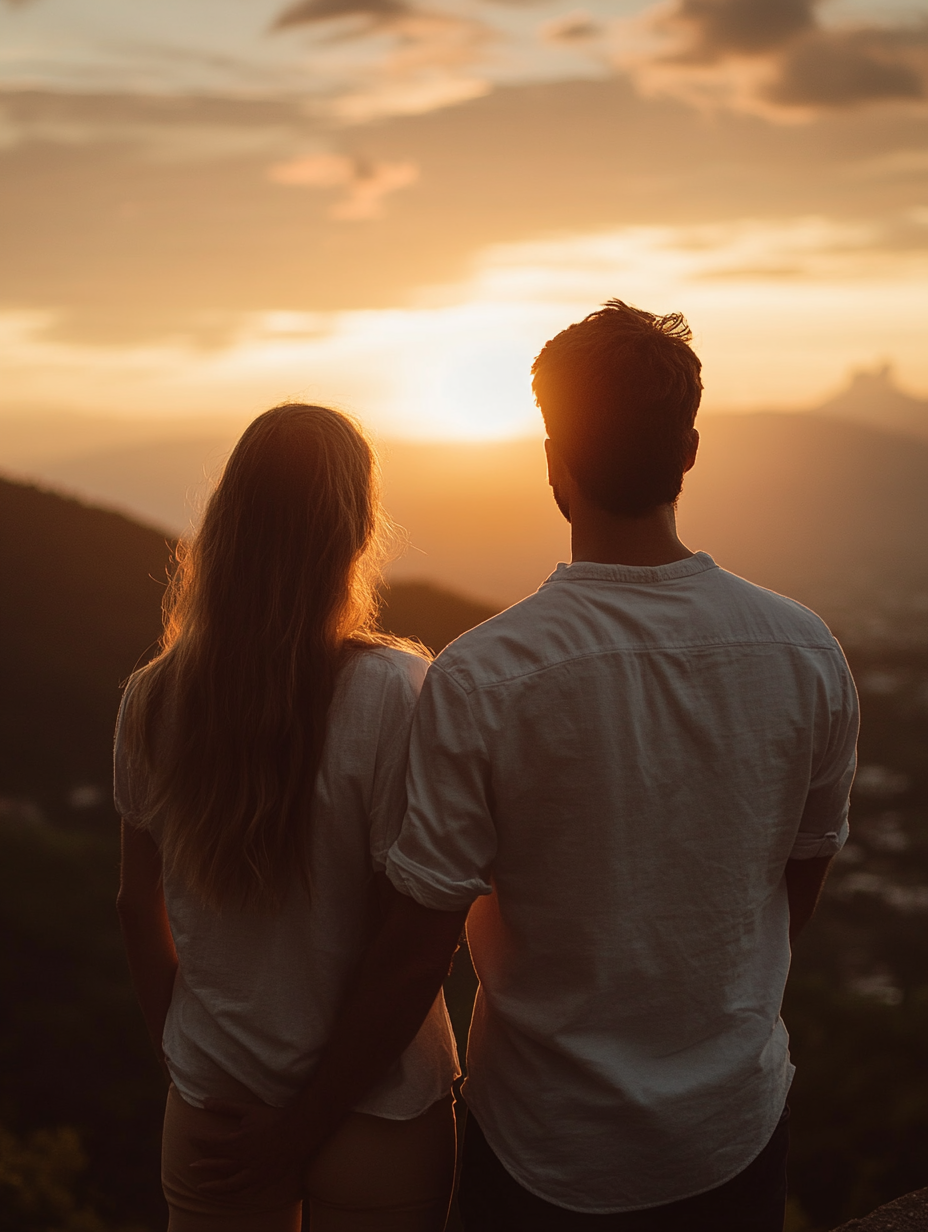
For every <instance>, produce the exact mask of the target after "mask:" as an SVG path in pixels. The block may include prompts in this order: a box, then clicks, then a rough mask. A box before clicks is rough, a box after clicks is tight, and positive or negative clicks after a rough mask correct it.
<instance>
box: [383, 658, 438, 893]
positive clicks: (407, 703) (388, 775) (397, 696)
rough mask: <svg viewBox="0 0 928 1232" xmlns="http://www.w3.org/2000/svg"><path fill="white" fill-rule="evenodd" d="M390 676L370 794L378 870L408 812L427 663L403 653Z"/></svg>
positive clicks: (384, 700)
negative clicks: (412, 739) (412, 740)
mask: <svg viewBox="0 0 928 1232" xmlns="http://www.w3.org/2000/svg"><path fill="white" fill-rule="evenodd" d="M393 662H394V664H395V665H396V666H395V670H393V671H391V672H390V674H389V676H388V677H387V681H386V686H385V688H384V692H383V697H382V707H381V712H380V729H379V733H378V745H377V759H376V763H375V766H374V778H373V788H372V795H371V810H370V821H371V859H372V860H373V864H374V868H375V870H376V871H377V872H382V871H383V870H384V868H385V866H386V858H387V852H388V851H389V850H390V848H391V847H392V846H393V844H394V842H395V841H396V837H397V835H398V834H399V832H400V828H401V826H402V824H403V817H404V816H405V813H406V763H407V762H408V760H409V735H410V731H411V730H412V722H413V715H414V714H415V710H416V702H417V701H418V698H419V693H420V692H421V690H422V684H423V681H424V680H425V674H426V671H427V670H428V663H427V662H426V661H425V659H419V658H417V657H416V656H414V655H411V654H409V655H405V654H404V655H403V657H402V659H401V660H399V661H398V662H397V660H393Z"/></svg>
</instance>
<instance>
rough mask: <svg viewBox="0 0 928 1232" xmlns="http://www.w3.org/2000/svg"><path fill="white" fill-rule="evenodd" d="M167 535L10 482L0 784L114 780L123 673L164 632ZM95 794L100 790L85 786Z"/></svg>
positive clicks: (42, 792) (1, 549) (54, 785)
mask: <svg viewBox="0 0 928 1232" xmlns="http://www.w3.org/2000/svg"><path fill="white" fill-rule="evenodd" d="M167 559H168V548H167V546H166V543H165V538H164V536H163V535H162V534H159V533H158V532H156V531H153V530H150V529H148V528H147V527H143V526H139V525H138V524H137V523H135V522H131V521H130V520H129V519H128V518H125V517H123V516H121V515H120V514H117V513H108V512H105V511H103V510H100V509H93V508H90V507H88V506H86V505H83V504H81V503H79V502H78V501H76V500H68V499H65V498H63V497H60V496H56V495H53V494H52V493H49V492H43V491H40V490H38V489H36V488H33V487H29V486H26V485H24V484H16V483H9V482H5V481H0V576H2V578H3V602H2V604H0V795H6V796H20V795H23V794H27V795H29V796H31V797H33V798H37V799H39V800H40V801H41V803H42V807H43V808H48V807H50V808H52V809H53V810H54V811H55V812H58V811H59V810H60V809H61V808H63V807H66V804H67V799H68V796H69V794H70V793H72V792H73V791H74V789H75V788H80V787H87V786H88V785H90V786H92V787H95V788H96V789H97V790H98V791H101V792H102V791H105V789H106V785H107V783H108V779H109V773H110V772H109V750H108V740H107V738H106V733H107V732H108V731H111V730H112V724H113V717H114V715H115V710H116V706H117V704H118V701H119V684H120V681H122V680H125V678H126V676H128V674H129V673H130V672H131V671H132V669H133V667H134V666H135V664H136V663H137V662H138V661H139V660H140V658H141V657H142V656H144V655H145V652H146V650H147V649H148V648H150V647H151V646H152V645H153V643H154V642H155V641H156V640H157V638H158V636H159V633H160V603H161V595H162V592H163V585H164V579H165V567H166V564H167ZM74 798H75V799H77V800H78V801H81V800H83V801H84V802H85V803H87V804H89V803H90V801H91V800H92V793H90V794H88V793H86V792H85V794H84V796H83V797H81V796H80V795H78V796H76V797H74Z"/></svg>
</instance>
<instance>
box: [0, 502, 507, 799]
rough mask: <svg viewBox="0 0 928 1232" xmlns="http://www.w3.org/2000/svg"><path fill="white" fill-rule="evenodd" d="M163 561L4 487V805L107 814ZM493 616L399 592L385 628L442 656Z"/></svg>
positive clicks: (120, 527) (158, 546) (143, 543)
mask: <svg viewBox="0 0 928 1232" xmlns="http://www.w3.org/2000/svg"><path fill="white" fill-rule="evenodd" d="M169 555H170V548H169V543H168V541H167V540H166V539H165V536H164V535H163V534H162V533H160V532H159V531H156V530H152V529H151V528H149V527H145V526H140V525H139V524H138V523H136V522H132V521H130V520H129V519H128V518H126V517H124V516H122V515H121V514H118V513H112V512H107V511H105V510H101V509H95V508H92V507H90V506H87V505H84V504H82V503H80V502H79V501H77V500H72V499H69V498H66V497H62V496H59V495H56V494H54V493H52V492H47V491H42V490H40V489H37V488H35V487H31V486H28V485H26V484H18V483H11V482H9V481H5V480H0V576H2V578H3V602H2V604H0V796H3V797H7V798H14V799H16V798H22V797H26V798H28V799H30V800H32V801H33V802H35V803H38V804H39V806H40V807H41V809H42V810H43V811H51V813H52V814H54V815H55V816H62V815H73V813H74V810H75V809H76V810H78V811H79V812H82V813H83V815H85V816H87V817H88V818H89V817H90V816H92V815H93V814H94V813H95V812H96V810H97V809H98V808H100V807H106V808H108V805H107V804H106V798H107V796H108V792H109V777H110V764H109V757H110V740H111V735H112V729H113V722H114V719H115V715H116V708H117V706H118V702H119V693H120V684H121V682H122V681H124V680H125V679H126V677H127V676H128V675H129V673H130V672H131V671H132V670H133V668H134V667H135V666H136V665H137V664H138V663H139V662H142V661H144V659H145V658H146V656H147V655H148V654H149V653H150V652H151V651H152V650H153V648H154V646H155V643H156V642H157V640H158V637H159V635H160V631H161V615H160V605H161V598H162V595H163V590H164V584H165V580H166V571H167V568H168V562H169ZM492 614H493V611H492V609H490V608H487V607H483V606H481V605H479V604H476V603H473V602H471V601H469V600H467V599H463V598H461V597H459V596H457V595H454V594H451V593H449V592H447V591H444V590H441V589H439V588H438V587H434V586H430V585H427V584H424V583H413V584H397V585H396V586H394V587H393V588H392V589H391V590H390V591H389V592H388V594H387V603H386V605H385V608H384V614H383V620H384V624H385V626H386V627H389V628H390V630H391V631H392V632H396V633H399V634H402V635H404V636H412V637H418V638H419V639H420V640H421V641H422V642H424V643H425V644H426V645H427V646H429V647H431V648H432V649H433V650H440V649H442V647H443V646H444V645H445V644H446V643H447V642H448V641H450V640H451V639H452V638H454V637H457V636H458V634H460V633H462V632H463V631H464V630H465V629H467V628H470V627H471V626H472V625H474V624H479V623H480V621H482V620H486V619H487V617H488V616H491V615H492Z"/></svg>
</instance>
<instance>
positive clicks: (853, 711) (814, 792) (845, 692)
mask: <svg viewBox="0 0 928 1232" xmlns="http://www.w3.org/2000/svg"><path fill="white" fill-rule="evenodd" d="M837 661H839V662H837ZM836 662H837V669H836V677H837V679H836V680H835V682H834V686H833V689H832V698H833V699H834V701H833V703H832V704H831V705H830V706H829V707H828V720H827V721H828V728H827V732H825V733H824V734H823V738H822V740H821V742H820V747H823V749H824V751H823V753H822V754H821V755H820V757H819V759H818V764H817V765H816V766H815V767H814V769H813V774H812V779H811V782H810V784H809V792H808V795H807V796H806V803H805V808H804V809H803V812H802V821H801V822H800V824H799V832H798V834H797V835H796V841H795V842H794V844H793V849H792V851H791V852H790V859H791V860H813V859H816V858H818V857H823V856H834V855H837V853H838V852H839V851H840V850H841V848H842V847H843V846H844V844H845V843H846V842H847V837H848V822H847V815H848V808H849V804H850V795H851V785H852V783H853V782H854V772H855V770H856V769H857V732H858V728H859V725H860V718H859V708H858V702H857V690H856V689H855V688H854V681H853V679H852V677H851V673H850V669H849V668H848V666H847V663H846V662H845V659H844V656H843V655H842V654H841V653H840V651H838V654H837V656H836Z"/></svg>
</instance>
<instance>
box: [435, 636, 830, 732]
mask: <svg viewBox="0 0 928 1232" xmlns="http://www.w3.org/2000/svg"><path fill="white" fill-rule="evenodd" d="M747 646H786V647H788V648H789V649H792V650H817V651H822V652H824V653H825V654H828V655H832V656H834V655H839V656H840V657H841V658H842V660H843V658H844V656H843V654H842V652H841V648H840V646H839V645H838V644H837V642H835V644H834V645H833V646H823V645H821V644H820V643H818V644H817V643H813V642H788V641H777V640H774V639H770V638H759V639H757V640H756V641H741V642H682V643H674V644H673V645H668V646H616V647H611V648H609V649H608V650H590V651H588V652H586V653H585V654H577V655H571V656H569V657H568V658H564V659H558V660H557V662H556V663H545V664H544V665H543V666H541V667H532V668H528V669H527V670H525V671H520V672H514V673H513V674H512V675H510V676H502V677H500V678H499V679H498V680H491V681H487V682H486V683H483V684H479V683H476V682H475V683H473V684H472V685H470V687H468V686H467V685H465V684H463V683H462V682H461V681H460V680H458V679H457V676H456V675H455V673H456V672H457V671H458V670H459V669H458V668H456V667H454V666H452V667H445V666H444V665H443V664H442V663H439V662H438V660H436V661H435V662H434V663H433V664H432V665H431V667H430V668H429V670H430V671H435V670H440V671H441V673H442V675H443V676H445V677H446V678H447V679H448V680H450V681H451V683H452V684H454V685H456V686H457V688H458V689H460V691H461V692H462V693H463V694H464V695H465V696H466V697H469V696H470V695H471V694H472V693H480V692H482V691H484V690H489V689H495V688H499V687H500V686H501V685H505V684H511V683H512V682H513V681H515V680H527V679H528V678H529V677H530V676H539V675H541V674H542V673H543V672H550V671H553V670H554V669H555V668H557V667H563V666H564V665H565V664H568V663H582V662H583V661H584V660H585V659H598V658H606V657H607V656H609V655H625V654H633V655H642V654H645V655H657V654H667V653H670V652H673V651H678V650H734V649H736V648H739V647H747ZM484 751H486V749H485V747H484Z"/></svg>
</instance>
